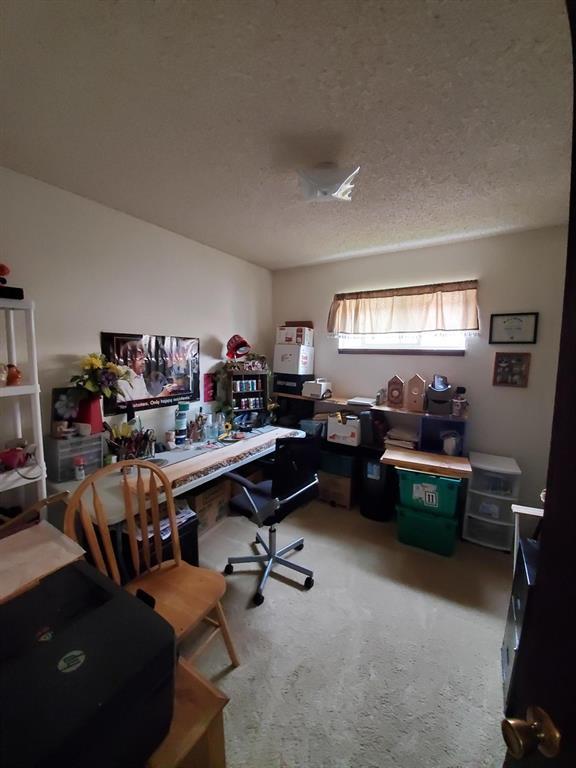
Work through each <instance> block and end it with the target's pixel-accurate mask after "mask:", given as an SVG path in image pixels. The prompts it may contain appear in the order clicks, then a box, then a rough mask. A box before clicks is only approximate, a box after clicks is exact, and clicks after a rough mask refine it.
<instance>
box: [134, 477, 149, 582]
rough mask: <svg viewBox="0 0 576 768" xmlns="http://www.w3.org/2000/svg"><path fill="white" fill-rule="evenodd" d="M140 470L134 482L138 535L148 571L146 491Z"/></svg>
mask: <svg viewBox="0 0 576 768" xmlns="http://www.w3.org/2000/svg"><path fill="white" fill-rule="evenodd" d="M141 470H142V468H141V467H138V479H137V481H136V494H137V497H138V520H139V523H140V533H141V534H142V558H143V560H144V565H145V567H146V570H147V571H149V570H150V542H149V540H148V511H147V509H146V491H145V490H144V478H143V477H142V471H141Z"/></svg>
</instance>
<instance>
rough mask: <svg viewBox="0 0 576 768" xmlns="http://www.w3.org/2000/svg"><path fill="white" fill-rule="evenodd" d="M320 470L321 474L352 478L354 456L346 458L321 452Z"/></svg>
mask: <svg viewBox="0 0 576 768" xmlns="http://www.w3.org/2000/svg"><path fill="white" fill-rule="evenodd" d="M320 469H321V470H322V472H329V473H330V474H331V475H340V477H352V475H353V474H354V456H347V455H346V454H342V453H332V452H331V451H321V452H320Z"/></svg>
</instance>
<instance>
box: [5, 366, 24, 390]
mask: <svg viewBox="0 0 576 768" xmlns="http://www.w3.org/2000/svg"><path fill="white" fill-rule="evenodd" d="M6 368H7V369H8V375H7V377H6V384H7V385H8V386H9V387H17V386H19V385H20V384H22V373H21V372H20V369H19V368H17V367H16V366H15V365H14V364H13V363H8V365H7V366H6Z"/></svg>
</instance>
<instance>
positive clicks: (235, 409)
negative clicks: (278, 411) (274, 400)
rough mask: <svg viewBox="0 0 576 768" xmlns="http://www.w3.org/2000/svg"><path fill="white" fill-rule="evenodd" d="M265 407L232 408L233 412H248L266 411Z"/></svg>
mask: <svg viewBox="0 0 576 768" xmlns="http://www.w3.org/2000/svg"><path fill="white" fill-rule="evenodd" d="M267 410H268V409H267V408H264V407H262V408H234V413H249V412H251V411H267Z"/></svg>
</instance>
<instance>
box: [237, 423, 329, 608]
mask: <svg viewBox="0 0 576 768" xmlns="http://www.w3.org/2000/svg"><path fill="white" fill-rule="evenodd" d="M319 464H320V443H319V439H318V438H316V437H284V438H281V439H279V440H276V451H275V453H274V462H273V464H272V479H271V480H265V481H264V482H263V483H251V482H250V481H249V480H246V478H244V477H241V476H240V475H237V474H235V473H233V472H228V473H227V475H226V476H227V477H230V478H231V479H232V480H235V481H236V482H237V483H239V484H240V485H241V486H242V493H239V494H238V495H237V496H234V498H233V499H232V500H231V501H230V508H231V510H232V511H233V512H238V513H240V514H242V515H245V516H246V517H249V518H250V519H251V520H252V521H253V522H254V523H256V524H257V525H258V527H259V528H261V527H262V526H264V525H266V526H269V530H268V542H265V541H264V539H263V538H262V536H260V533H256V541H255V544H260V545H261V546H262V547H263V548H264V550H265V554H263V555H248V556H246V557H229V558H228V564H227V565H226V567H225V568H224V573H226V574H230V573H232V572H233V570H234V565H235V564H236V563H260V564H261V565H262V566H263V567H264V573H263V574H262V578H261V579H260V583H259V584H258V589H257V591H256V594H255V595H254V598H253V601H254V604H255V605H262V603H263V602H264V595H263V594H262V593H263V591H264V587H265V586H266V582H267V581H268V576H270V573H271V571H272V569H273V568H274V566H275V565H283V566H285V567H286V568H291V569H292V570H294V571H298V573H302V574H304V576H306V580H305V582H304V587H305V589H310V588H311V587H313V586H314V573H313V571H310V570H309V569H308V568H303V567H302V566H301V565H298V564H297V563H293V562H292V561H291V560H286V559H285V558H284V555H286V554H287V553H288V552H291V551H292V550H293V549H296V550H301V549H303V548H304V539H297V540H296V541H293V542H292V543H291V544H288V545H287V546H285V547H281V548H280V549H277V548H276V524H277V523H279V522H280V521H281V520H283V519H284V518H285V517H286V515H288V514H289V513H290V512H292V510H294V509H296V507H298V506H300V505H301V504H304V503H306V502H307V501H310V500H311V499H314V498H316V497H317V496H318V475H317V474H316V472H317V469H318V466H319Z"/></svg>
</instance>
